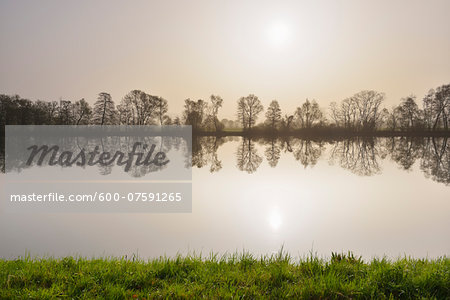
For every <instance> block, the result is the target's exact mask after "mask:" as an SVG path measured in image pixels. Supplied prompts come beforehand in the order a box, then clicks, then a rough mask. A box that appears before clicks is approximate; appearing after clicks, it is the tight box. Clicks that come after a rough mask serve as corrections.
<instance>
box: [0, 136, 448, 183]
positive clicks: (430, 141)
mask: <svg viewBox="0 0 450 300" xmlns="http://www.w3.org/2000/svg"><path fill="white" fill-rule="evenodd" d="M136 141H140V142H142V143H143V144H144V143H145V144H155V145H156V151H162V152H165V153H168V152H169V151H170V150H171V149H175V150H177V151H182V152H183V153H184V156H185V165H186V167H190V166H196V167H198V168H204V167H208V168H209V172H211V173H215V172H219V171H220V170H221V169H222V167H223V164H222V160H220V159H219V155H218V149H219V148H220V147H221V146H222V145H223V144H225V143H227V142H233V143H238V149H237V153H236V160H237V168H238V169H239V170H241V171H245V172H247V173H249V174H251V173H254V172H256V171H257V169H258V168H259V166H260V165H261V163H262V160H263V157H262V156H260V155H259V154H258V149H257V141H256V140H252V139H249V138H246V137H220V136H204V137H195V138H193V139H192V145H190V144H188V143H189V141H187V140H186V141H185V140H183V139H180V138H176V137H159V138H154V137H153V138H147V137H144V138H141V139H138V140H136V139H135V138H132V137H113V138H106V139H104V140H101V141H100V142H98V143H95V144H97V145H98V144H99V143H100V145H101V150H102V151H111V150H114V151H116V150H120V151H122V152H124V153H127V152H130V151H131V150H132V146H133V144H134V142H136ZM0 142H2V143H1V144H2V145H0V146H1V148H0V149H1V151H0V168H1V170H2V172H5V152H4V141H1V140H0ZM69 142H70V145H66V143H69ZM60 143H61V144H62V145H65V146H67V148H68V149H74V150H80V149H82V148H85V149H90V148H92V147H93V145H94V144H93V141H92V140H89V139H85V138H80V139H77V140H76V141H75V142H74V141H73V140H68V141H66V140H65V139H63V140H61V141H60ZM328 143H329V144H328ZM258 144H259V145H260V146H262V147H264V157H265V159H266V160H267V162H268V165H269V166H270V167H271V168H275V167H276V166H278V163H279V161H280V159H281V156H282V153H285V154H287V153H289V155H290V153H292V155H293V156H294V158H295V159H296V160H297V161H299V162H300V163H301V165H302V166H303V167H304V168H306V167H308V166H311V167H313V166H315V165H316V164H317V162H318V161H319V159H320V158H321V157H322V156H323V155H324V154H326V153H328V154H329V157H328V159H329V162H330V163H331V164H335V163H336V164H338V165H339V166H340V167H342V168H344V169H347V170H350V171H351V172H352V173H354V174H357V175H359V176H372V175H375V174H380V173H381V164H380V161H381V160H382V159H384V158H385V157H386V156H387V155H389V157H390V159H391V160H392V161H394V162H395V163H396V164H398V166H399V167H400V168H401V169H402V170H406V171H411V170H413V168H414V166H415V165H416V166H417V164H418V166H419V167H420V170H421V171H422V172H423V173H424V174H425V176H426V177H427V178H430V179H432V180H433V181H436V182H440V183H444V184H446V185H448V184H450V143H449V142H448V138H446V137H441V138H436V137H435V138H432V137H428V138H419V137H391V138H352V139H342V140H337V141H327V142H325V141H320V140H311V139H299V138H291V137H280V138H273V137H271V138H267V139H261V140H259V141H258ZM137 150H138V151H142V152H144V153H146V152H147V151H148V149H141V148H138V149H137ZM74 152H77V151H74ZM9 165H10V166H11V167H10V168H12V169H11V170H8V171H15V172H20V171H21V170H22V169H23V168H24V162H23V161H19V160H18V161H12V162H10V164H9ZM164 167H165V166H161V167H158V166H155V165H153V164H152V165H150V166H147V167H145V166H139V167H137V166H133V167H132V168H131V169H130V175H131V176H133V177H142V176H145V175H146V174H148V173H151V172H156V171H158V170H160V169H161V168H164ZM98 171H99V173H100V174H103V175H106V174H110V173H111V171H112V169H111V167H100V166H99V169H98Z"/></svg>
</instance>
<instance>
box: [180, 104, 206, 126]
mask: <svg viewBox="0 0 450 300" xmlns="http://www.w3.org/2000/svg"><path fill="white" fill-rule="evenodd" d="M206 107H207V103H206V102H205V101H203V100H201V99H199V100H197V101H193V100H191V99H186V100H184V111H183V121H184V124H186V125H191V126H192V130H200V129H201V128H202V125H203V119H204V117H205V110H206Z"/></svg>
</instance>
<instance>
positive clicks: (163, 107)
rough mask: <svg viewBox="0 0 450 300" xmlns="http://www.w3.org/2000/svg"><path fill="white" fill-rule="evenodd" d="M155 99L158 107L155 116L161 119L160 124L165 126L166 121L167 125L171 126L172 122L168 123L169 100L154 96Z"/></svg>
mask: <svg viewBox="0 0 450 300" xmlns="http://www.w3.org/2000/svg"><path fill="white" fill-rule="evenodd" d="M153 99H154V102H155V106H156V110H155V115H156V117H157V118H158V119H159V124H160V125H163V124H164V121H166V122H165V124H167V123H169V124H170V123H171V122H167V121H168V118H169V116H167V115H166V114H167V112H168V111H169V103H168V102H167V100H166V99H164V98H162V97H157V96H154V97H153ZM169 119H170V118H169Z"/></svg>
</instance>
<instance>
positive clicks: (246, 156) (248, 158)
mask: <svg viewBox="0 0 450 300" xmlns="http://www.w3.org/2000/svg"><path fill="white" fill-rule="evenodd" d="M236 156H237V167H238V169H239V170H241V171H245V172H247V173H249V174H251V173H254V172H255V171H256V170H257V169H258V167H259V165H260V164H261V162H262V157H261V156H259V155H258V151H257V149H256V146H255V143H254V142H253V141H252V140H251V139H248V138H242V142H241V144H240V145H239V147H238V151H237V154H236Z"/></svg>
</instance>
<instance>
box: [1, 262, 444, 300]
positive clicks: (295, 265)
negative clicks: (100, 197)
mask: <svg viewBox="0 0 450 300" xmlns="http://www.w3.org/2000/svg"><path fill="white" fill-rule="evenodd" d="M94 297H95V298H105V299H124V298H125V299H133V298H135V299H144V298H146V299H149V298H152V299H153V298H158V297H163V298H166V297H170V298H172V297H182V298H185V297H186V298H187V297H189V298H191V297H206V298H217V297H223V298H231V297H237V298H248V297H250V298H254V297H272V298H280V297H294V298H327V299H335V298H342V299H344V298H377V299H383V298H389V297H394V298H404V299H411V298H422V297H424V298H436V299H446V298H447V299H448V298H449V297H450V259H449V258H445V257H444V258H440V259H436V260H429V259H407V258H404V259H398V260H393V261H391V260H387V259H374V260H372V261H370V262H364V261H362V260H360V259H359V258H356V257H354V256H353V255H333V256H332V258H331V259H330V260H323V259H319V258H317V257H308V258H305V259H302V260H301V261H298V262H293V260H292V259H291V258H290V257H289V255H284V254H279V255H276V256H272V257H265V258H254V257H253V256H251V255H248V254H242V255H231V256H227V257H218V256H211V257H208V258H198V257H177V258H161V259H156V260H150V261H142V260H136V259H131V260H130V259H114V258H113V259H84V258H72V257H67V258H62V259H51V258H49V259H31V258H20V259H17V260H0V299H9V298H11V299H16V298H27V299H28V298H34V299H53V298H94Z"/></svg>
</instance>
